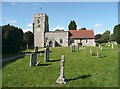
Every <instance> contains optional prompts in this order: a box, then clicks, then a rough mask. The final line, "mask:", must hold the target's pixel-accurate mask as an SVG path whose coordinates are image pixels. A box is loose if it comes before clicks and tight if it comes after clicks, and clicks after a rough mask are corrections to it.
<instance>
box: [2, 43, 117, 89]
mask: <svg viewBox="0 0 120 89" xmlns="http://www.w3.org/2000/svg"><path fill="white" fill-rule="evenodd" d="M72 48H73V50H72ZM49 50H50V53H49V54H50V55H49V57H50V58H49V61H45V56H44V53H41V54H40V53H38V54H37V59H36V62H39V64H37V65H36V66H31V65H30V57H31V55H26V56H24V57H23V58H19V59H17V60H15V61H11V62H8V63H5V64H4V65H3V70H2V85H3V87H117V86H118V46H117V45H114V48H113V47H112V46H108V45H106V44H104V45H103V46H102V50H101V47H100V46H99V47H80V48H78V47H75V51H74V47H55V48H49ZM31 51H34V50H26V51H25V52H31ZM46 54H47V53H46ZM62 55H64V57H65V64H64V75H65V80H66V84H58V83H56V80H57V79H58V77H59V74H60V61H61V56H62ZM46 58H47V57H46Z"/></svg>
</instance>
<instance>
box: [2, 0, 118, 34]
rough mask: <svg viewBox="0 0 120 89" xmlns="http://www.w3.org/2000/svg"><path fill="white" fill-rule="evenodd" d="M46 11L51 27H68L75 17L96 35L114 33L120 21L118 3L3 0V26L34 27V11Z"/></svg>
mask: <svg viewBox="0 0 120 89" xmlns="http://www.w3.org/2000/svg"><path fill="white" fill-rule="evenodd" d="M41 8H42V10H41ZM35 13H46V14H47V15H48V16H49V29H50V31H54V30H55V29H56V28H59V29H64V30H68V24H69V23H70V21H71V20H75V21H76V24H77V27H78V29H79V28H82V27H86V28H87V29H93V30H94V32H95V34H98V33H103V32H104V31H106V30H110V31H111V32H112V30H113V27H114V26H115V25H116V24H117V23H118V3H117V2H72V3H71V2H66V3H65V2H3V3H2V25H5V24H8V23H10V24H11V25H15V26H17V27H20V28H22V29H23V30H24V32H25V31H28V30H32V23H33V14H35Z"/></svg>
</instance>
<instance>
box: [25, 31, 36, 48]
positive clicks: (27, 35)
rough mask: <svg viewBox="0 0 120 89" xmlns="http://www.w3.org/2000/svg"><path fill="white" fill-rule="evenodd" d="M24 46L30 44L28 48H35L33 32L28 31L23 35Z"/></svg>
mask: <svg viewBox="0 0 120 89" xmlns="http://www.w3.org/2000/svg"><path fill="white" fill-rule="evenodd" d="M23 42H24V46H26V45H27V44H28V47H29V48H31V47H33V46H34V35H33V33H32V32H30V31H28V32H26V33H24V35H23Z"/></svg>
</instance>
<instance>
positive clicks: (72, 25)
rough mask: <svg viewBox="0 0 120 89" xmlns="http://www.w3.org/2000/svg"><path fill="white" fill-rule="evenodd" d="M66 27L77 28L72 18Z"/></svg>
mask: <svg viewBox="0 0 120 89" xmlns="http://www.w3.org/2000/svg"><path fill="white" fill-rule="evenodd" d="M68 29H69V30H77V25H76V22H75V21H74V20H73V21H71V22H70V23H69V25H68Z"/></svg>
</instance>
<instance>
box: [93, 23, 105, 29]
mask: <svg viewBox="0 0 120 89" xmlns="http://www.w3.org/2000/svg"><path fill="white" fill-rule="evenodd" d="M102 26H103V25H102V24H100V23H96V24H95V25H94V27H95V28H101V27H102Z"/></svg>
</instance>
